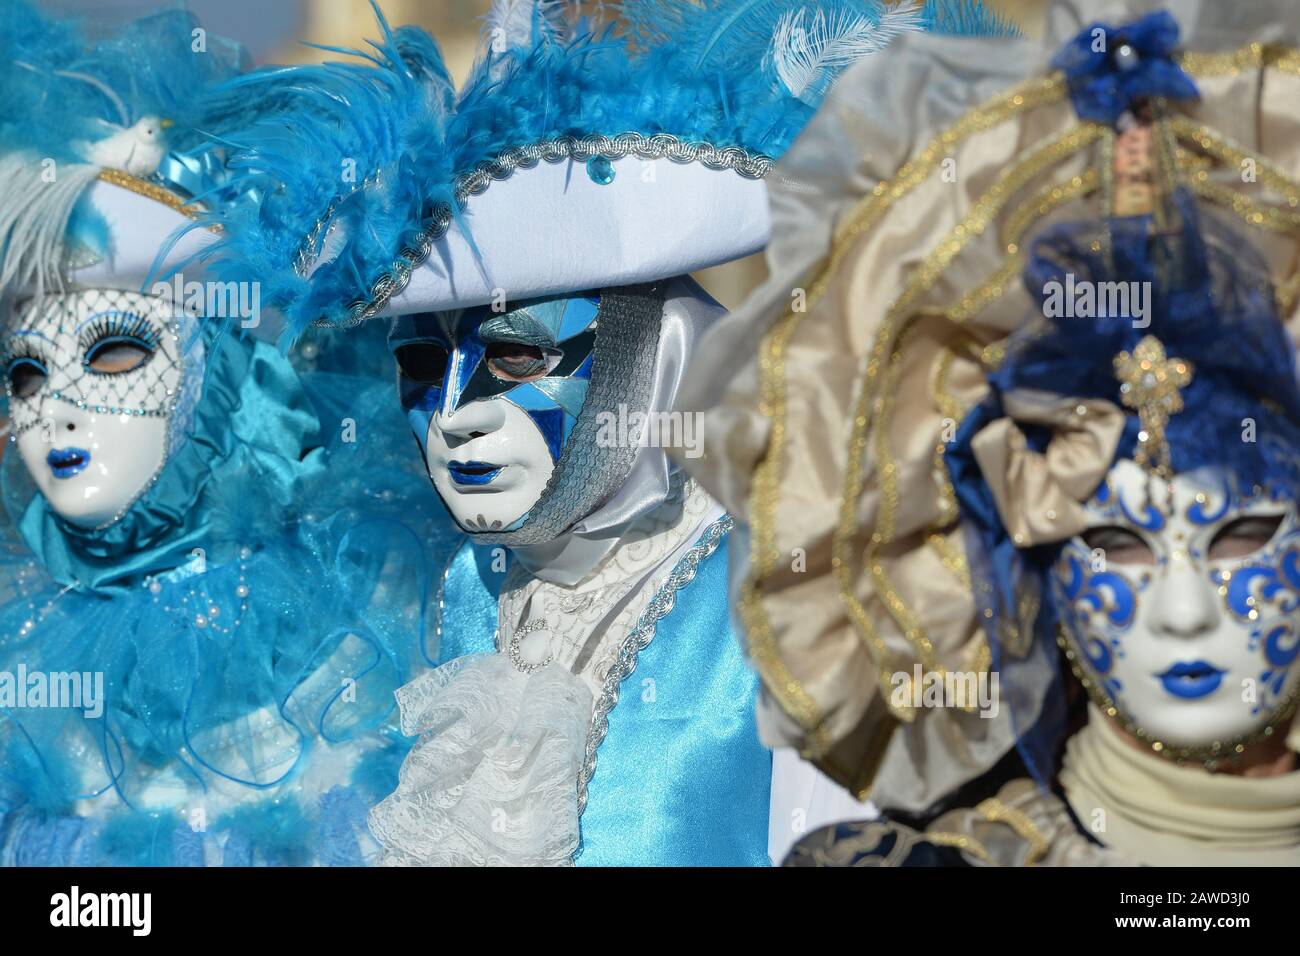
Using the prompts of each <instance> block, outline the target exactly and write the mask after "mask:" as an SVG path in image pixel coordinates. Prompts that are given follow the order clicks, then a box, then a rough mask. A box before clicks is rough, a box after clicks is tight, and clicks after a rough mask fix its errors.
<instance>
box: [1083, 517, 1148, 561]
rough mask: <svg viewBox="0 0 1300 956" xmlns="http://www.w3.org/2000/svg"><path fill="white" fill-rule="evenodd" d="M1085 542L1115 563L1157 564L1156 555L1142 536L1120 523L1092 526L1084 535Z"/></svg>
mask: <svg viewBox="0 0 1300 956" xmlns="http://www.w3.org/2000/svg"><path fill="white" fill-rule="evenodd" d="M1083 542H1084V544H1086V545H1087V546H1088V547H1089V549H1091V550H1093V551H1101V552H1102V554H1104V555H1105V556H1106V560H1107V562H1110V563H1113V564H1155V563H1156V558H1155V555H1154V554H1152V552H1151V547H1150V546H1149V545H1148V544H1147V543H1146V541H1144V540H1143V539H1142V537H1141V536H1140V535H1138V534H1135V533H1134V532H1132V531H1130V530H1129V529H1128V528H1121V527H1120V526H1119V525H1105V526H1104V527H1101V528H1092V529H1090V530H1088V531H1086V532H1084V535H1083Z"/></svg>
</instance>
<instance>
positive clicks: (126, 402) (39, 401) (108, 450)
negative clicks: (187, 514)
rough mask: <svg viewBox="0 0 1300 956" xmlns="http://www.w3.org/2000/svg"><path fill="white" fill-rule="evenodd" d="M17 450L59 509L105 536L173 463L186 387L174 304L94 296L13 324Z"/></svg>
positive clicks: (60, 299)
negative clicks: (174, 433) (175, 424)
mask: <svg viewBox="0 0 1300 956" xmlns="http://www.w3.org/2000/svg"><path fill="white" fill-rule="evenodd" d="M2 348H3V353H2V354H3V356H4V358H3V368H4V376H5V389H6V392H7V394H8V396H9V410H10V418H11V419H12V429H13V433H12V437H11V441H13V442H15V443H16V444H17V446H18V452H19V454H20V455H21V457H22V460H23V464H24V465H25V466H26V467H27V470H28V471H29V472H30V473H31V475H32V478H33V479H34V480H35V483H36V487H37V489H38V490H39V491H40V493H41V495H42V496H44V498H45V500H46V501H47V502H48V503H49V505H50V507H51V508H52V509H53V510H54V511H55V512H57V513H58V514H59V515H61V516H62V517H63V518H65V519H66V520H67V521H68V522H70V523H71V524H74V525H76V526H78V527H82V528H89V529H97V528H103V527H106V526H108V525H110V524H112V523H113V522H114V521H116V520H117V519H118V518H120V517H121V516H122V515H123V514H125V513H126V511H127V509H129V508H130V507H131V505H132V504H133V503H134V502H135V501H136V500H137V499H138V498H139V497H140V496H141V495H142V494H143V493H144V492H145V491H146V490H147V489H148V488H149V486H150V485H151V484H152V483H153V480H154V479H155V478H156V476H157V475H158V473H159V472H160V471H161V469H162V466H163V464H164V463H165V462H166V460H167V456H168V454H169V446H170V437H171V429H170V426H171V424H172V419H173V415H174V413H175V411H176V408H177V405H178V403H179V401H180V397H181V395H182V385H183V380H184V378H185V371H184V362H183V361H182V347H181V342H180V324H179V322H178V321H177V320H176V319H175V318H173V315H172V308H171V305H170V303H168V302H166V301H165V300H163V299H161V298H157V297H153V296H147V295H142V294H139V293H133V292H122V291H117V290H108V289H95V290H88V291H79V292H72V293H66V294H59V295H45V296H41V297H38V298H34V299H31V300H28V301H27V302H25V303H23V304H22V305H21V307H20V308H18V309H17V310H15V312H14V314H13V315H12V316H11V317H10V319H9V321H8V322H7V323H6V328H5V330H4V337H3V345H2Z"/></svg>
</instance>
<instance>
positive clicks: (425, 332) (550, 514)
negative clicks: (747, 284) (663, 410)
mask: <svg viewBox="0 0 1300 956" xmlns="http://www.w3.org/2000/svg"><path fill="white" fill-rule="evenodd" d="M662 304H663V299H662V294H661V293H658V292H657V291H656V290H654V289H648V288H632V289H626V290H610V291H607V292H604V293H601V294H599V295H597V294H588V295H578V296H573V297H567V298H564V297H561V298H550V299H542V300H535V301H530V302H525V303H521V304H517V305H508V306H502V307H500V308H494V307H493V306H491V305H484V306H478V307H475V308H469V309H459V310H452V311H447V312H438V313H425V314H421V315H411V316H403V317H401V318H399V319H397V320H396V321H395V322H394V325H393V330H392V332H391V334H390V337H389V344H390V346H391V347H392V349H393V352H394V355H395V356H396V358H397V364H398V389H399V395H400V398H401V402H402V407H403V408H404V409H405V410H406V413H407V417H408V419H409V421H410V423H411V428H412V430H413V431H414V433H415V437H416V439H417V441H418V442H419V445H420V450H421V453H422V455H423V457H424V461H425V465H426V467H427V469H428V472H429V476H430V478H431V479H432V480H433V484H434V487H435V488H436V489H437V491H438V494H439V495H440V496H441V497H442V500H443V502H444V503H445V504H446V506H447V509H448V511H450V512H451V515H452V517H453V518H455V520H456V522H457V523H458V524H459V525H460V526H461V527H462V528H463V529H465V530H466V531H469V532H471V533H475V534H476V535H477V536H479V539H480V540H492V541H501V542H504V543H534V542H537V541H544V540H549V539H551V538H553V537H555V536H556V535H557V534H559V533H561V532H563V531H564V530H565V529H566V528H568V527H569V526H571V525H572V524H573V523H574V522H575V521H577V520H578V519H580V518H581V517H583V516H584V515H585V514H587V513H589V512H590V511H591V510H592V509H593V508H594V507H596V506H597V505H599V504H600V503H601V501H602V500H603V499H604V498H605V497H607V496H608V494H609V493H610V492H612V491H613V490H614V489H616V488H617V487H618V485H619V484H620V483H621V482H622V480H623V478H624V477H625V476H626V474H627V470H628V468H629V467H630V465H631V460H632V454H633V453H634V452H635V449H634V448H627V449H620V448H601V447H599V445H598V444H597V442H596V441H595V435H596V423H597V421H598V420H599V416H600V414H601V413H602V412H604V413H610V412H613V411H614V410H615V409H616V406H617V404H618V403H620V402H621V403H624V404H627V405H630V406H631V407H633V408H644V407H645V404H646V402H647V401H648V391H649V387H650V378H651V372H652V371H653V367H654V361H655V351H656V346H657V344H658V336H659V324H660V320H661V317H662Z"/></svg>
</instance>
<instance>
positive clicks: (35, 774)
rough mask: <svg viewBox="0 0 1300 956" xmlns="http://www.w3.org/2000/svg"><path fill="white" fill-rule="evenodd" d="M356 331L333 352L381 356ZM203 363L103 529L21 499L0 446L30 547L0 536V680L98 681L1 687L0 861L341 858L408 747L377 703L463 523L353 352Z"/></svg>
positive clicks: (417, 647) (234, 351)
mask: <svg viewBox="0 0 1300 956" xmlns="http://www.w3.org/2000/svg"><path fill="white" fill-rule="evenodd" d="M370 338H371V337H368V336H359V337H358V338H356V339H353V340H350V343H349V344H350V345H351V347H353V348H363V349H364V348H369V347H370V345H372V344H374V345H376V346H382V337H379V338H377V339H376V340H375V342H374V343H371V342H370V341H369V339H370ZM209 354H210V355H211V361H210V362H209V368H208V371H207V376H206V379H205V387H204V393H203V396H202V399H201V401H200V402H199V404H198V407H197V409H196V414H195V418H194V423H193V426H192V433H191V434H190V435H189V437H188V438H187V440H186V441H185V442H183V443H182V444H181V445H180V447H179V448H178V449H177V451H176V454H175V455H174V456H173V457H172V458H171V459H170V460H169V461H168V463H167V465H166V466H165V468H164V470H163V471H162V473H161V474H160V476H159V478H158V480H157V482H156V483H155V484H154V485H153V486H152V487H151V488H150V489H149V491H148V492H146V494H145V495H144V496H143V497H142V498H141V499H140V500H139V501H138V502H137V503H136V505H135V506H133V508H132V509H131V510H130V512H129V513H128V514H127V515H126V516H125V517H124V519H123V520H121V521H120V522H118V523H117V524H115V525H113V526H112V527H110V528H109V529H107V531H106V532H100V533H88V532H84V531H81V530H79V529H75V528H72V527H71V526H69V525H67V524H66V523H65V522H63V521H62V520H60V519H59V517H58V516H57V515H55V514H54V513H52V512H51V511H50V509H49V508H48V507H47V506H46V505H45V503H44V501H43V499H40V498H39V497H37V498H33V499H31V500H26V499H27V491H28V488H29V485H28V483H27V482H26V481H25V478H26V473H25V471H24V470H23V468H22V465H21V462H20V460H19V458H18V456H17V455H16V454H15V455H8V456H6V459H7V460H6V461H5V462H4V472H5V474H4V479H5V492H6V499H7V501H8V503H9V504H10V508H11V513H12V514H13V515H14V516H15V518H16V522H15V523H16V525H17V528H18V530H19V531H20V532H21V534H22V537H23V538H24V539H25V541H26V543H27V545H28V546H29V547H30V548H31V553H28V554H27V555H23V554H21V552H20V549H19V548H18V547H16V546H15V545H14V544H13V543H12V541H10V542H9V544H8V546H6V547H4V548H0V580H3V581H4V582H5V583H4V584H2V585H0V599H3V600H4V603H3V604H0V681H3V680H4V675H12V678H11V684H10V692H11V694H12V693H14V692H15V689H14V687H13V684H12V680H14V679H17V678H18V676H19V675H20V673H21V672H23V671H25V673H26V674H27V675H32V674H37V675H48V674H52V673H60V674H68V675H82V674H85V675H90V676H89V677H88V678H86V679H84V680H83V682H82V683H83V689H90V690H91V691H93V689H94V687H95V680H96V679H97V678H96V676H95V675H102V688H103V690H102V703H103V713H102V716H99V717H96V716H93V714H92V715H91V716H87V715H86V713H85V711H86V710H87V709H90V710H91V711H92V712H93V710H94V709H95V708H94V701H87V700H86V699H84V698H83V699H82V700H80V701H78V703H79V704H80V705H81V706H80V707H79V708H66V707H65V708H57V707H49V706H31V704H32V703H33V701H31V700H30V699H29V700H26V701H20V700H16V699H5V698H4V686H3V684H0V848H2V849H0V862H5V863H9V864H44V865H59V864H76V863H81V864H136V865H140V864H168V865H186V864H200V863H208V864H212V863H226V864H239V865H247V864H281V865H299V864H312V863H323V864H359V863H362V862H364V861H365V859H366V857H367V854H368V853H369V852H370V851H371V850H372V849H373V844H372V842H371V841H370V838H369V836H368V833H367V831H366V828H365V811H366V809H367V808H368V807H369V806H370V805H372V804H373V803H374V802H376V801H377V800H379V799H380V798H382V797H383V796H384V795H385V794H386V793H388V792H389V791H391V790H392V788H393V786H395V783H396V770H397V767H398V765H399V764H400V761H401V758H402V756H403V755H404V753H405V751H406V749H407V747H408V745H409V742H408V741H406V740H405V738H403V737H401V736H400V735H399V734H398V733H396V731H395V712H394V699H393V691H394V690H395V689H396V688H397V687H399V686H401V685H402V684H403V683H405V682H406V681H407V680H409V679H410V676H411V675H412V673H413V671H414V670H415V669H417V668H419V667H421V666H423V665H424V664H425V663H427V658H428V649H426V648H425V647H424V645H423V636H424V633H425V618H426V616H427V615H428V614H429V608H428V601H429V597H430V594H431V592H432V590H433V586H434V582H436V579H437V576H438V575H439V574H440V572H441V570H442V568H443V567H444V566H445V563H446V560H447V559H448V557H449V556H450V554H451V553H452V550H453V548H454V547H455V545H456V544H458V543H459V540H460V535H459V533H458V532H456V531H455V530H454V529H453V528H452V527H451V525H450V524H449V522H448V520H447V519H446V517H445V515H444V514H443V512H442V509H441V507H440V505H439V503H438V500H437V497H436V495H434V494H433V493H432V491H431V490H430V489H429V487H428V479H427V476H426V475H425V474H424V472H423V468H422V463H421V462H420V459H419V456H418V455H416V454H415V453H414V450H413V448H412V447H411V441H410V436H409V431H408V429H407V426H406V423H405V420H404V419H403V417H402V415H401V413H400V409H399V407H398V405H397V402H396V400H395V398H394V396H393V394H392V391H393V389H392V384H391V381H390V380H389V379H388V378H386V377H379V376H376V375H362V374H357V373H359V372H361V371H362V370H363V369H364V368H366V367H367V363H366V362H365V361H362V360H360V359H358V358H357V356H355V355H354V356H351V357H349V360H348V361H347V362H345V363H341V364H339V365H338V367H346V368H348V371H347V372H339V371H311V372H304V373H302V374H299V373H298V372H297V371H295V369H294V368H293V366H292V364H291V363H290V361H289V360H288V359H286V358H285V357H283V356H281V355H280V354H279V353H278V352H276V351H275V350H274V349H272V348H270V347H268V346H266V345H264V344H261V343H253V342H246V341H239V340H237V339H235V338H233V337H229V338H216V339H215V340H213V341H212V342H211V344H210V346H209ZM376 354H377V353H376ZM383 360H384V361H388V359H387V357H386V355H385V356H384V359H383ZM372 364H373V363H372ZM317 365H318V367H319V368H331V367H334V366H333V365H331V363H329V362H323V363H317ZM15 502H16V504H15ZM22 704H27V705H28V706H21V705H22ZM88 704H89V708H88V707H87V705H88Z"/></svg>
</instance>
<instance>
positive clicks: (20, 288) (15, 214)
mask: <svg viewBox="0 0 1300 956" xmlns="http://www.w3.org/2000/svg"><path fill="white" fill-rule="evenodd" d="M51 172H53V174H54V178H53V179H52V180H51V179H50V178H49V175H50V173H51ZM98 175H99V168H98V167H96V166H89V165H86V166H82V165H76V164H69V163H62V164H59V165H58V166H54V167H51V166H48V165H47V164H45V163H43V162H42V161H41V159H40V158H39V157H35V156H23V155H19V154H17V153H11V154H9V155H8V156H4V157H0V182H3V183H4V184H5V189H4V190H0V250H3V255H4V259H3V262H0V288H3V289H6V290H15V291H17V292H18V294H20V295H22V294H24V293H25V292H28V291H30V292H33V293H34V294H36V295H40V294H42V293H43V292H45V291H46V290H57V289H62V287H63V272H64V267H65V265H66V257H65V247H64V241H65V239H64V236H65V234H66V232H67V228H68V221H69V220H70V219H71V218H72V210H73V208H74V207H75V206H76V205H77V200H79V199H80V198H81V196H82V194H83V193H84V192H85V191H86V190H87V189H88V188H89V187H90V184H91V183H93V182H94V181H95V178H96V177H97V176H98Z"/></svg>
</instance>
